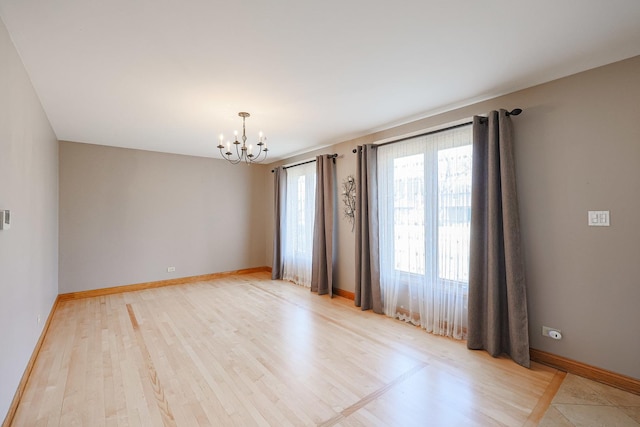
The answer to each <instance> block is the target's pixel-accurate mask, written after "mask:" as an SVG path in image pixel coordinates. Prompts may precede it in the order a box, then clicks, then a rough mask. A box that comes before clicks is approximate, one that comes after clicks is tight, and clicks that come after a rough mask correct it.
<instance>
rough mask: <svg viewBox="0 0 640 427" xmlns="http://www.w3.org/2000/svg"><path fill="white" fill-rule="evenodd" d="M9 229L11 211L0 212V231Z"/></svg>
mask: <svg viewBox="0 0 640 427" xmlns="http://www.w3.org/2000/svg"><path fill="white" fill-rule="evenodd" d="M10 228H11V211H9V210H6V211H0V230H8V229H10Z"/></svg>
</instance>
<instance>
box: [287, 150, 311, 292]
mask: <svg viewBox="0 0 640 427" xmlns="http://www.w3.org/2000/svg"><path fill="white" fill-rule="evenodd" d="M315 194H316V164H315V163H314V162H311V163H308V164H304V165H300V166H296V167H292V168H288V169H287V191H286V196H285V200H286V201H285V212H284V215H285V227H284V230H283V235H284V237H283V253H284V267H283V270H284V271H283V275H282V278H283V279H284V280H290V281H292V282H294V283H297V284H298V285H303V286H306V287H310V286H311V260H312V254H313V221H314V211H315Z"/></svg>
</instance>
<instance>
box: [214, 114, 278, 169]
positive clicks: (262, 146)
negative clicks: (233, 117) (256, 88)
mask: <svg viewBox="0 0 640 427" xmlns="http://www.w3.org/2000/svg"><path fill="white" fill-rule="evenodd" d="M238 115H239V116H240V117H242V142H240V141H238V131H234V133H233V134H234V135H235V139H236V140H235V141H234V142H233V145H235V146H236V153H235V156H234V155H233V153H232V152H231V142H229V141H227V146H226V147H225V146H224V144H223V140H224V135H222V134H220V144H218V148H219V149H220V154H222V157H224V158H225V160H227V161H229V163H232V164H234V165H235V164H238V163H240V162H242V161H244V162H245V163H247V164H249V163H260V162H262V161H264V160H266V158H267V151H269V149H268V148H267V138H266V137H265V136H263V135H262V132H260V133H259V134H258V143H257V144H256V145H257V147H258V153H257V154H253V145H251V144H249V146H248V147H247V134H246V131H245V125H244V121H245V119H246V118H247V117H249V113H245V112H240V113H238ZM225 149H226V150H227V151H223V150H225ZM263 154H264V156H262V155H263ZM261 156H262V158H261Z"/></svg>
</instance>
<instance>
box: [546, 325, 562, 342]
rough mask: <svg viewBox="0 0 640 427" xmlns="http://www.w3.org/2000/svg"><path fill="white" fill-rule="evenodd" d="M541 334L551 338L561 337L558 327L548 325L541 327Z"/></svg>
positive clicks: (558, 338) (557, 338)
mask: <svg viewBox="0 0 640 427" xmlns="http://www.w3.org/2000/svg"><path fill="white" fill-rule="evenodd" d="M542 335H544V336H545V337H549V338H553V339H554V340H561V339H562V331H560V329H554V328H550V327H548V326H543V327H542Z"/></svg>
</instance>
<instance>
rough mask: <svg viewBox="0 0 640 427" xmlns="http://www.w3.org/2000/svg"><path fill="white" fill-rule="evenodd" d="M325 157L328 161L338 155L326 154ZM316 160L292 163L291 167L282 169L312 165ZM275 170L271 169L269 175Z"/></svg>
mask: <svg viewBox="0 0 640 427" xmlns="http://www.w3.org/2000/svg"><path fill="white" fill-rule="evenodd" d="M326 156H327V157H328V158H330V159H335V158H336V157H338V155H337V154H336V153H333V154H326ZM315 161H316V159H311V160H307V161H306V162H300V163H294V164H292V165H288V166H283V167H282V169H289V168H295V167H296V166H302V165H306V164H308V163H313V162H315ZM275 171H276V170H275V169H271V173H274V172H275Z"/></svg>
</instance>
